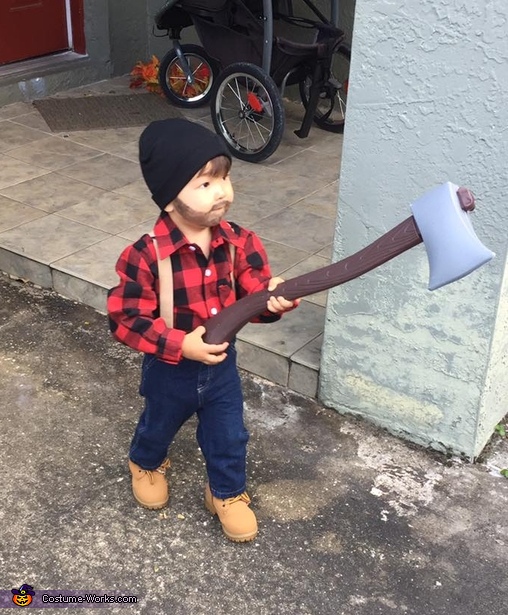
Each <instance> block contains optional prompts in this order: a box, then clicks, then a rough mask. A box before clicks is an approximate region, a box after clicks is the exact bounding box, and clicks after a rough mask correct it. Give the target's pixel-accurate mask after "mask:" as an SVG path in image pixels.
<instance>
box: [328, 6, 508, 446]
mask: <svg viewBox="0 0 508 615" xmlns="http://www.w3.org/2000/svg"><path fill="white" fill-rule="evenodd" d="M507 26H508V3H506V1H505V0H488V1H483V2H478V0H460V1H459V0H399V1H398V2H392V1H390V0H357V2H356V14H355V27H354V35H353V58H352V67H351V71H352V72H351V76H350V86H349V98H348V116H347V125H346V132H345V138H344V147H343V159H342V171H341V179H340V195H339V211H338V219H337V231H336V237H335V258H336V259H339V258H342V257H344V256H347V255H349V254H352V253H354V252H356V251H357V250H359V249H360V248H362V247H364V246H366V245H367V244H368V243H370V242H372V241H373V240H374V239H376V238H377V237H378V236H380V235H382V234H383V233H384V232H385V231H386V230H388V229H389V228H391V227H393V226H395V225H396V224H397V223H398V222H400V221H402V220H403V219H404V218H406V217H407V216H408V215H410V211H409V207H408V204H409V203H410V202H412V201H414V200H416V199H417V198H418V197H419V196H420V195H421V194H423V193H424V192H426V191H427V190H428V189H430V188H432V187H433V186H435V185H437V184H440V183H442V182H444V181H446V180H450V181H452V182H454V183H457V184H459V185H465V186H467V187H469V188H470V189H471V190H472V191H473V192H474V193H475V195H476V197H477V205H478V206H477V211H476V212H475V213H474V215H473V222H474V225H475V228H476V232H477V234H478V236H479V237H480V239H481V240H482V241H483V242H484V243H485V244H486V245H487V246H488V247H489V248H490V249H492V250H494V251H495V252H496V253H497V257H496V259H495V260H494V261H492V262H491V263H489V264H488V265H486V266H485V267H483V268H482V269H481V270H479V271H477V272H475V273H473V274H472V275H470V276H468V277H467V278H465V279H463V280H461V281H459V282H456V283H454V284H452V285H450V286H447V287H445V288H442V289H440V290H437V291H434V292H429V291H427V290H426V285H427V272H428V265H427V260H426V255H425V251H424V248H423V247H418V248H414V249H413V250H411V251H410V252H408V253H406V254H405V255H402V256H400V257H398V258H397V259H395V260H394V261H392V262H391V263H388V264H386V265H384V266H383V267H381V268H379V269H377V270H376V271H374V272H371V273H369V274H367V275H365V276H363V278H362V279H358V280H355V281H353V282H350V283H348V284H346V285H343V286H341V287H339V288H337V289H335V290H334V291H333V292H332V293H331V294H330V299H329V304H328V309H327V326H326V331H325V343H324V349H323V356H322V362H321V390H320V395H321V399H322V401H323V402H324V403H326V404H328V405H330V406H331V407H334V408H336V409H337V410H338V411H341V412H353V413H357V414H360V415H362V416H365V417H367V418H369V419H371V420H373V421H375V422H376V423H379V424H381V425H383V426H385V427H387V428H388V429H390V430H391V431H393V432H395V433H399V434H401V435H403V436H405V437H407V438H408V439H410V440H413V441H416V442H420V443H422V444H425V445H429V446H432V447H434V448H436V449H439V450H445V449H451V450H452V451H454V452H456V453H465V454H467V455H469V456H470V457H472V456H475V455H477V454H478V453H479V451H480V450H481V448H482V447H483V446H484V444H485V442H486V441H487V439H488V437H489V435H490V434H491V433H492V430H493V428H494V426H495V424H496V423H497V421H498V420H499V419H500V418H501V417H502V416H504V414H506V412H507V411H508V407H507V406H506V402H505V400H506V399H507V397H508V395H507V392H508V391H507V389H508V372H507V370H506V344H507V335H506V333H507V328H508V314H507V309H506V294H507V293H506V290H504V291H502V290H501V288H502V280H503V276H504V275H505V266H506V247H507V246H506V243H507V240H506V238H507V234H508V207H507V205H508V203H507V200H508V180H507V177H508V173H507V160H508V149H507V146H506V140H507V136H508V131H507V127H508V111H507V109H508V105H507V94H508V37H507V34H506V33H507ZM505 286H506V284H505ZM501 299H503V301H501Z"/></svg>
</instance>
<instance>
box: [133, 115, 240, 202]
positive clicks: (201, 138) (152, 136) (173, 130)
mask: <svg viewBox="0 0 508 615" xmlns="http://www.w3.org/2000/svg"><path fill="white" fill-rule="evenodd" d="M217 156H227V157H228V158H229V159H230V160H231V154H230V153H229V152H228V149H227V147H226V146H225V145H224V144H223V142H222V141H221V140H220V139H219V137H218V136H217V135H216V134H215V133H214V132H212V131H211V130H208V128H205V127H204V126H201V125H200V124H196V123H195V122H190V121H189V120H184V119H168V120H157V121H155V122H152V123H151V124H149V125H148V126H147V127H146V128H145V129H144V130H143V132H142V133H141V137H140V138H139V162H140V164H141V171H142V173H143V177H144V178H145V182H146V185H147V186H148V189H149V190H150V192H151V193H152V199H153V200H154V201H155V202H156V203H157V205H158V206H159V207H160V208H161V209H164V208H165V207H166V205H168V204H169V203H171V201H172V200H173V199H174V198H175V197H176V196H177V195H178V193H179V192H180V191H181V190H182V189H183V188H184V187H185V186H186V185H187V184H188V183H189V181H190V180H191V179H192V178H193V177H194V175H196V173H197V172H198V171H199V170H200V169H202V168H203V167H204V166H205V165H206V163H207V162H209V161H210V160H211V159H212V158H216V157H217Z"/></svg>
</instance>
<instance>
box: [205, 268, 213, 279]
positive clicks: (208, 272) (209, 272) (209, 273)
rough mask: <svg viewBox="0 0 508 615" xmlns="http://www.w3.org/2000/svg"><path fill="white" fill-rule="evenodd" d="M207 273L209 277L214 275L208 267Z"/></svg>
mask: <svg viewBox="0 0 508 615" xmlns="http://www.w3.org/2000/svg"><path fill="white" fill-rule="evenodd" d="M205 275H206V277H207V278H209V277H210V276H211V275H212V272H211V271H210V269H206V271H205Z"/></svg>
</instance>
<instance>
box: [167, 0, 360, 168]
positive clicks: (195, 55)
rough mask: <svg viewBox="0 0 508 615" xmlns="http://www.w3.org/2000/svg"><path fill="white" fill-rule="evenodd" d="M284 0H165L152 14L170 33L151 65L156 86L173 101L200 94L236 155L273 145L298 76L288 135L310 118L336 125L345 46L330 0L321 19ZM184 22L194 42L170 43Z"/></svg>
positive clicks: (190, 100)
mask: <svg viewBox="0 0 508 615" xmlns="http://www.w3.org/2000/svg"><path fill="white" fill-rule="evenodd" d="M294 4H298V3H295V2H293V1H292V0H286V1H284V0H273V1H272V0H208V1H206V0H169V1H168V2H167V3H166V4H165V5H164V6H163V7H162V9H161V10H160V11H159V12H158V14H157V15H156V17H155V25H156V27H157V28H158V29H159V30H165V31H166V32H167V35H168V36H169V38H170V40H171V41H172V42H173V48H172V49H170V50H169V51H168V52H167V53H166V55H165V56H164V58H163V59H162V61H161V63H160V67H159V82H160V85H161V88H162V91H163V92H164V94H165V95H166V97H167V98H168V99H169V100H170V101H171V102H172V103H173V104H175V105H178V106H180V107H186V108H189V109H190V108H194V107H198V106H200V105H204V104H206V103H210V105H211V115H212V122H213V125H214V128H215V131H216V132H217V134H218V135H219V136H220V137H221V138H222V139H223V140H224V141H225V143H226V145H227V147H228V148H229V150H230V151H231V153H232V154H233V155H234V156H236V157H237V158H240V159H242V160H246V161H249V162H260V161H262V160H265V159H266V158H268V157H269V156H271V155H272V154H273V153H274V152H275V150H276V149H277V147H278V146H279V144H280V141H281V139H282V135H283V132H284V127H285V113H284V106H283V101H282V97H283V95H284V91H285V88H286V87H287V86H290V85H298V88H299V93H300V97H301V100H302V102H303V105H304V107H305V115H304V118H303V121H302V124H301V126H300V128H299V129H298V130H295V133H296V135H297V136H298V137H301V138H305V137H307V136H308V134H309V130H310V127H311V125H312V122H313V121H314V122H315V123H316V124H317V125H318V126H319V127H320V128H322V129H324V130H328V131H330V132H337V133H340V132H342V131H343V130H344V122H345V110H346V101H347V86H348V77H349V61H350V58H351V50H350V48H349V46H348V45H347V44H346V43H344V33H343V32H342V31H341V30H339V28H338V27H337V21H338V16H337V13H338V0H332V1H331V17H330V19H328V18H326V17H325V16H324V15H323V14H322V13H321V11H320V10H319V9H318V8H317V7H316V6H314V4H312V2H311V1H310V0H302V8H303V13H304V14H303V15H300V14H298V15H297V14H296V12H295V9H294ZM189 26H194V27H195V28H196V31H197V34H198V37H199V40H200V42H201V44H202V46H199V45H192V44H183V45H182V44H180V39H181V32H182V30H183V29H184V28H187V27H189ZM295 39H296V40H295Z"/></svg>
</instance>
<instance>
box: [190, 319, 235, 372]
mask: <svg viewBox="0 0 508 615" xmlns="http://www.w3.org/2000/svg"><path fill="white" fill-rule="evenodd" d="M205 333H206V329H205V328H204V327H203V326H200V327H196V328H195V329H194V331H192V332H191V333H187V335H186V336H185V337H184V338H183V343H182V354H183V356H184V357H185V358H186V359H192V360H193V361H201V363H205V364H206V365H217V364H218V363H222V361H224V359H225V358H226V357H227V354H226V352H225V350H226V348H227V347H228V346H229V342H223V343H222V344H207V343H206V342H205V341H204V340H203V335H204V334H205Z"/></svg>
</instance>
